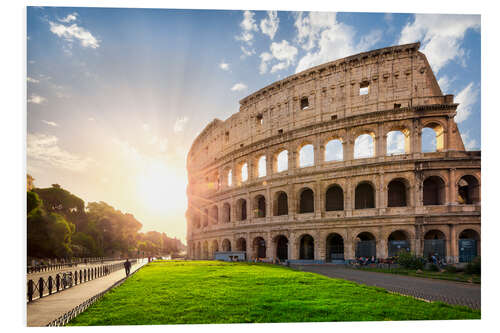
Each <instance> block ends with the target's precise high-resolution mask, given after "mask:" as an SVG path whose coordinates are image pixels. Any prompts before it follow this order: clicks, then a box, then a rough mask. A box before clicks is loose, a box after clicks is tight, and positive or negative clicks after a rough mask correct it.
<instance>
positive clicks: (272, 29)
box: [260, 10, 280, 40]
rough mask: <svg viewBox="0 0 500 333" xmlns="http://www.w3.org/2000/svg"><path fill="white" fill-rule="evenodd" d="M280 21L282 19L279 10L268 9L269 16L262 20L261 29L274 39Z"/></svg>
mask: <svg viewBox="0 0 500 333" xmlns="http://www.w3.org/2000/svg"><path fill="white" fill-rule="evenodd" d="M279 23H280V19H279V18H278V12H277V11H275V10H271V11H268V12H267V17H266V18H264V19H262V20H261V21H260V30H261V31H262V33H263V34H265V35H268V36H269V38H271V40H272V39H274V35H275V34H276V31H278V25H279Z"/></svg>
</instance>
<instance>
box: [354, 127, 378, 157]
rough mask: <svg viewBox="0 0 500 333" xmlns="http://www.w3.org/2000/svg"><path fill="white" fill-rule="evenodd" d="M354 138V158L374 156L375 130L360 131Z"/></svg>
mask: <svg viewBox="0 0 500 333" xmlns="http://www.w3.org/2000/svg"><path fill="white" fill-rule="evenodd" d="M357 134H358V135H357V136H356V139H355V140H354V159H358V158H369V157H375V155H376V149H375V143H376V140H375V132H374V131H369V130H365V131H361V132H359V133H357Z"/></svg>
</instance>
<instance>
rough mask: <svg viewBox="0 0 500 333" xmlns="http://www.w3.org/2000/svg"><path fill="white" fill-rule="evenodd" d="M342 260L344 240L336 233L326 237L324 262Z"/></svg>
mask: <svg viewBox="0 0 500 333" xmlns="http://www.w3.org/2000/svg"><path fill="white" fill-rule="evenodd" d="M334 260H344V238H343V237H342V236H341V235H340V234H338V233H336V232H333V233H330V234H328V236H327V237H326V261H328V262H331V261H334Z"/></svg>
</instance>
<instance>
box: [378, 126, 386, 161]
mask: <svg viewBox="0 0 500 333" xmlns="http://www.w3.org/2000/svg"><path fill="white" fill-rule="evenodd" d="M375 141H376V142H375V149H376V151H375V156H377V157H384V156H385V155H386V154H387V135H385V133H384V126H383V125H382V124H379V125H378V126H377V133H376V136H375Z"/></svg>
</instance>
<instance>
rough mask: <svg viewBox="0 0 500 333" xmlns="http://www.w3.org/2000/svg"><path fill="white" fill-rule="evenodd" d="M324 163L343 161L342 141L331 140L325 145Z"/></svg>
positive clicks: (338, 139) (337, 139)
mask: <svg viewBox="0 0 500 333" xmlns="http://www.w3.org/2000/svg"><path fill="white" fill-rule="evenodd" d="M324 157H325V162H336V161H342V160H343V159H344V148H343V146H342V139H340V138H331V139H329V140H328V141H327V142H326V144H325V156H324Z"/></svg>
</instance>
